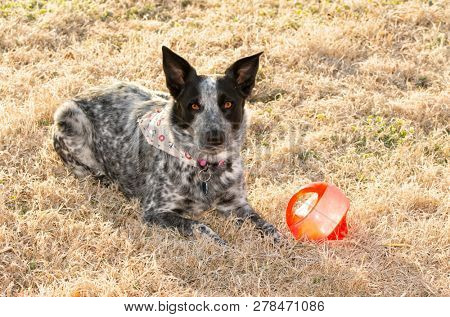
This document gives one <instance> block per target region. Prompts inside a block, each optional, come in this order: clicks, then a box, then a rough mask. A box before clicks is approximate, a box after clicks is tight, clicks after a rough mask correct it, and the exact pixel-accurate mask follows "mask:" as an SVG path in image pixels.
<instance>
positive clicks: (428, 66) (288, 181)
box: [0, 0, 450, 296]
mask: <svg viewBox="0 0 450 317" xmlns="http://www.w3.org/2000/svg"><path fill="white" fill-rule="evenodd" d="M449 21H450V6H449V4H448V2H446V1H438V0H432V1H431V0H430V1H399V0H380V1H376V0H373V1H270V0H267V1H259V0H255V1H242V0H241V1H220V0H201V1H190V0H183V1H179V2H175V1H155V2H149V1H145V2H144V1H133V0H121V1H113V0H104V1H88V0H78V1H65V0H49V1H21V2H20V1H18V2H17V1H1V3H0V54H1V57H0V136H1V139H0V295H6V296H37V295H43V296H105V295H107V296H124V295H126V296H312V295H314V296H339V295H340V296H394V295H395V296H445V295H446V296H449V295H450V291H449V290H450V275H449V274H450V273H449V272H450V264H449V263H450V261H449V259H450V220H449V201H450V199H449V185H450V181H449V179H450V178H449V176H450V175H449V168H448V167H449V166H448V157H449V148H450V140H449V125H448V123H449V117H450V112H449V104H450V91H449V90H450V89H449V84H448V83H449V81H450V68H449V60H448V58H449V33H450V32H449V31H450V28H449ZM162 45H166V46H168V47H170V48H172V49H173V50H175V51H176V52H178V53H179V54H181V55H182V56H184V57H186V58H187V59H188V60H189V61H190V62H191V63H192V64H193V65H195V66H196V67H197V70H198V71H199V73H203V74H205V73H220V72H222V71H223V70H225V68H226V67H227V66H228V65H229V64H231V62H233V61H234V60H236V59H238V58H240V57H243V56H246V55H250V54H254V53H257V52H260V51H264V54H263V56H262V59H261V67H260V72H259V75H258V78H257V84H256V88H255V91H254V94H253V96H252V97H251V99H250V100H249V103H248V105H247V107H248V109H249V110H250V111H251V112H252V121H251V124H250V127H249V131H248V139H247V142H246V145H245V148H244V149H243V152H242V155H243V156H244V158H245V162H246V166H247V177H246V179H247V187H248V188H247V190H248V194H249V200H250V202H251V204H252V205H253V206H254V207H255V208H256V209H257V210H259V211H260V213H261V214H262V215H263V216H264V217H265V218H267V219H268V220H269V221H271V222H273V223H274V224H276V225H277V226H278V227H279V228H280V230H281V231H282V233H283V234H284V235H285V243H282V244H280V245H273V244H272V243H271V241H269V240H267V239H263V238H261V237H259V235H258V234H256V233H255V231H254V230H252V229H251V225H250V224H246V225H245V226H244V227H243V228H241V229H238V228H236V227H235V226H234V225H233V224H232V223H231V222H229V221H226V220H224V219H221V218H218V217H216V216H215V215H214V214H213V213H207V214H206V215H205V216H203V217H202V218H201V219H202V220H203V221H205V222H207V223H208V224H210V225H211V227H212V228H214V229H216V230H217V231H218V232H219V233H220V234H221V235H222V236H223V237H224V238H225V239H226V240H228V242H229V247H227V248H224V247H221V246H218V245H216V244H214V243H213V242H211V241H208V240H202V239H197V240H195V239H186V238H183V237H181V236H180V235H179V234H178V233H177V232H175V231H170V230H165V229H162V228H159V227H148V226H146V225H145V224H143V222H142V220H141V215H140V212H139V209H138V204H137V202H136V201H130V200H127V199H126V198H125V197H124V196H123V195H122V194H121V193H120V192H119V191H118V190H117V188H116V187H115V186H112V187H108V188H106V187H103V186H101V185H100V184H98V183H96V182H95V181H93V180H91V179H87V180H78V179H76V178H75V177H74V176H72V175H71V174H70V173H69V172H68V170H67V169H66V168H65V167H64V166H63V165H62V163H61V160H60V159H59V158H58V157H57V155H56V154H55V152H54V151H53V149H52V145H51V137H50V136H51V129H52V114H53V112H54V111H55V109H56V108H57V107H58V105H59V104H60V103H61V102H62V101H64V100H66V99H68V98H70V97H71V96H74V95H75V94H77V93H79V92H81V91H83V90H85V89H87V88H90V87H93V86H96V85H99V84H107V83H113V82H114V81H115V80H126V81H133V82H137V83H140V84H142V85H145V86H147V87H149V88H152V89H159V90H166V88H165V85H164V77H163V73H162V66H161V46H162ZM312 181H327V182H332V183H334V184H336V185H337V186H339V187H340V188H341V189H342V190H343V191H344V192H345V193H346V194H347V195H348V197H349V199H350V202H351V207H350V211H349V214H348V223H349V226H350V231H349V235H348V236H347V237H346V238H345V239H344V240H342V241H334V242H306V241H295V240H294V239H293V238H292V236H291V235H290V233H289V231H288V229H287V227H286V225H285V220H284V215H285V208H286V205H287V202H288V200H289V198H290V197H291V195H292V194H294V193H295V192H296V191H297V190H298V189H299V188H300V187H301V186H302V185H304V184H307V183H309V182H312Z"/></svg>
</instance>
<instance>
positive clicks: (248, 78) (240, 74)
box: [225, 52, 263, 98]
mask: <svg viewBox="0 0 450 317" xmlns="http://www.w3.org/2000/svg"><path fill="white" fill-rule="evenodd" d="M262 53H263V52H260V53H258V54H255V55H252V56H248V57H244V58H242V59H240V60H238V61H236V62H235V63H234V64H233V65H231V66H230V67H228V69H227V70H226V71H225V75H226V76H228V77H230V78H231V79H232V80H234V82H235V84H236V88H238V89H239V91H240V92H241V93H242V95H243V96H244V97H245V98H247V97H248V96H249V95H250V93H251V92H252V89H253V86H255V79H256V73H257V72H258V67H259V56H261V54H262Z"/></svg>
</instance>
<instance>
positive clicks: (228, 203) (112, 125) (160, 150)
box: [53, 46, 281, 244]
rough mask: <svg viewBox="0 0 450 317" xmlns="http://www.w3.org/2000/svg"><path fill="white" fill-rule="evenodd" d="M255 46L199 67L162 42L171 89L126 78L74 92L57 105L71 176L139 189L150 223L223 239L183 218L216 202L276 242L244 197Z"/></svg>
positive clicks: (58, 145)
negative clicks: (220, 67)
mask: <svg viewBox="0 0 450 317" xmlns="http://www.w3.org/2000/svg"><path fill="white" fill-rule="evenodd" d="M261 54H262V53H259V54H256V55H252V56H248V57H245V58H242V59H239V60H238V61H236V62H235V63H233V64H232V65H231V66H230V67H228V68H227V70H226V71H225V74H224V75H221V76H204V75H198V74H197V72H196V70H195V69H194V68H193V67H192V66H191V65H190V64H189V63H188V62H187V61H186V60H185V59H183V58H182V57H181V56H179V55H177V54H176V53H174V52H173V51H171V50H170V49H169V48H167V47H165V46H163V47H162V60H163V70H164V74H165V78H166V86H167V88H168V90H169V93H170V94H168V93H164V92H154V91H150V90H147V89H146V88H143V87H140V86H138V85H135V84H131V83H122V82H121V83H117V84H114V85H112V86H109V87H99V88H96V89H93V90H90V91H88V92H86V93H84V94H80V95H79V96H77V97H75V98H74V99H72V100H70V101H67V102H65V103H63V104H62V105H61V106H60V107H59V108H58V109H57V110H56V112H55V114H54V122H55V129H54V133H53V145H54V149H55V151H56V152H57V153H58V155H59V156H60V157H61V159H62V160H63V162H64V163H65V165H66V166H68V167H69V168H70V169H71V170H72V172H73V173H74V174H75V175H76V176H78V177H85V176H88V175H91V176H93V177H94V178H96V179H99V180H101V181H102V182H105V183H110V182H115V183H117V184H118V186H119V188H120V190H121V191H122V192H123V193H124V194H125V195H126V196H128V197H137V198H138V199H139V201H140V205H141V208H142V212H143V219H144V221H145V222H146V223H148V224H157V225H160V226H163V227H166V228H175V229H178V231H179V232H180V233H181V234H182V235H184V236H206V237H209V238H212V239H213V240H215V241H216V242H218V243H219V244H226V242H225V241H224V240H223V239H222V238H221V237H220V236H219V235H218V234H217V233H216V232H214V231H213V230H212V229H211V228H210V227H209V226H208V225H206V224H204V223H201V222H199V221H197V220H194V219H191V217H189V216H192V215H195V214H198V213H201V212H203V211H205V210H210V209H213V208H214V210H216V211H217V212H218V213H219V214H222V215H225V216H231V215H233V216H234V217H235V219H236V221H237V223H238V224H242V223H243V222H244V221H246V220H249V221H251V222H252V223H253V224H254V226H255V227H256V229H258V230H259V231H260V232H261V233H263V234H265V235H268V236H270V237H272V238H273V239H274V241H279V240H280V238H281V235H280V232H279V231H278V230H277V229H276V228H275V227H274V226H273V225H272V224H270V223H268V222H267V221H265V220H264V219H263V218H262V217H261V216H260V215H259V214H258V213H257V212H255V211H254V209H253V208H252V207H251V206H250V205H249V203H248V201H247V198H246V192H245V186H244V175H243V164H242V159H241V157H240V151H241V147H242V144H243V142H244V138H245V130H246V121H247V120H246V117H247V112H246V110H245V106H244V104H245V101H246V99H247V98H248V96H249V95H250V93H251V91H252V89H253V87H254V85H255V78H256V74H257V71H258V67H259V58H260V55H261Z"/></svg>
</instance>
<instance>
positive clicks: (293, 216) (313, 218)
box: [286, 182, 350, 240]
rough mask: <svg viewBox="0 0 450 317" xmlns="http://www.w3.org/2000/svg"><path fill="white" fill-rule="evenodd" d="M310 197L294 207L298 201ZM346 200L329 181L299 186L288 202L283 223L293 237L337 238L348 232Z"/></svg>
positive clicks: (309, 238) (347, 206)
mask: <svg viewBox="0 0 450 317" xmlns="http://www.w3.org/2000/svg"><path fill="white" fill-rule="evenodd" d="M306 196H310V197H309V198H308V199H307V200H306V202H305V203H303V204H302V205H300V206H299V207H297V206H296V207H297V208H295V209H294V206H295V205H296V203H297V202H298V201H299V200H304V199H305V197H306ZM349 208H350V201H349V200H348V198H347V197H346V196H345V195H344V193H343V192H342V191H341V190H340V189H339V188H337V187H336V186H334V185H332V184H327V183H324V182H317V183H311V184H309V185H306V186H303V187H302V188H301V189H300V190H299V191H298V192H297V193H296V194H295V195H294V196H292V198H291V200H290V201H289V203H288V206H287V209H286V222H287V225H288V227H289V230H290V231H291V232H292V234H293V235H294V237H295V239H300V238H303V239H307V240H340V239H342V238H344V237H345V235H346V234H347V232H348V228H347V222H346V216H347V211H348V209H349Z"/></svg>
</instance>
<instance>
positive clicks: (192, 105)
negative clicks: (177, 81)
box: [191, 102, 200, 111]
mask: <svg viewBox="0 0 450 317" xmlns="http://www.w3.org/2000/svg"><path fill="white" fill-rule="evenodd" d="M191 109H192V110H196V111H197V110H200V105H199V104H198V103H195V102H194V103H192V104H191Z"/></svg>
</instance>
